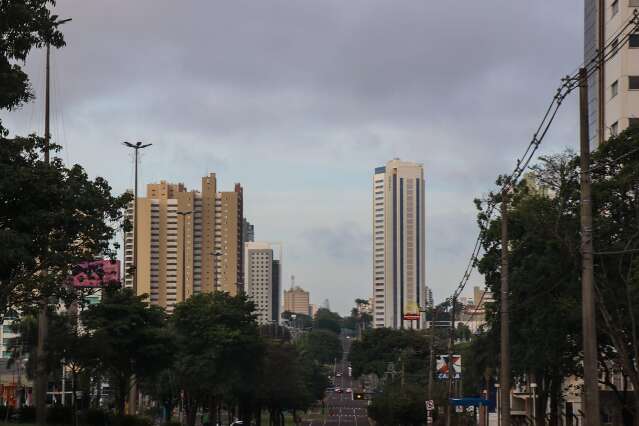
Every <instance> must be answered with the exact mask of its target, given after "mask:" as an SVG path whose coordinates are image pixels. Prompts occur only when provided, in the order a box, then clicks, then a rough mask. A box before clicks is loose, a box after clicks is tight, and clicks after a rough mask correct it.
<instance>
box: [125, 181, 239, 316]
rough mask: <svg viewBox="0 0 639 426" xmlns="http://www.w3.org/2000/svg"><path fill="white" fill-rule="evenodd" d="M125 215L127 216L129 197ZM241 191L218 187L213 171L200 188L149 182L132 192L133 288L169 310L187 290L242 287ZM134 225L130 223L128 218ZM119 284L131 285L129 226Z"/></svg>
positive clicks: (188, 293)
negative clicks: (140, 193)
mask: <svg viewBox="0 0 639 426" xmlns="http://www.w3.org/2000/svg"><path fill="white" fill-rule="evenodd" d="M127 215H128V217H129V219H130V220H131V222H133V217H134V215H133V203H131V205H130V206H129V209H128V211H127ZM242 220H243V194H242V187H241V186H240V184H236V185H235V188H234V191H229V192H218V191H217V179H216V176H215V174H214V173H211V174H209V175H208V176H205V177H203V178H202V186H201V190H199V191H196V190H192V191H188V190H187V189H186V187H185V186H184V184H182V183H178V184H173V183H168V182H165V181H161V182H160V183H151V184H149V185H147V192H146V197H139V198H138V222H139V223H138V224H137V227H138V247H137V274H138V276H137V294H147V295H149V299H150V301H151V303H153V304H156V305H159V306H162V307H165V308H166V309H167V310H168V311H169V312H171V311H172V310H173V307H174V306H175V304H176V303H179V302H181V301H184V300H186V299H188V298H189V297H190V296H191V295H193V294H198V293H206V292H212V291H214V290H219V291H225V292H228V293H230V294H233V295H235V294H237V293H238V291H242V288H243V283H244V279H243V260H242V258H243V249H242V247H243V242H242ZM134 226H135V224H134ZM124 250H125V258H124V268H125V286H127V287H133V276H132V275H131V274H130V273H128V272H129V271H132V270H133V268H132V266H133V250H135V247H134V244H133V232H128V233H127V234H126V235H125V243H124Z"/></svg>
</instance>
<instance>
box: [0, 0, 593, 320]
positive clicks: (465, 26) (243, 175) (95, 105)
mask: <svg viewBox="0 0 639 426" xmlns="http://www.w3.org/2000/svg"><path fill="white" fill-rule="evenodd" d="M56 12H57V13H58V14H59V15H60V16H61V17H63V18H67V17H70V18H73V21H72V22H70V23H68V24H66V25H65V26H64V32H65V34H66V40H67V47H66V48H64V49H63V50H61V51H57V52H55V53H54V55H53V67H52V73H53V82H54V85H53V93H52V95H53V101H52V106H53V120H52V134H53V137H54V139H55V141H56V142H58V143H59V144H61V145H62V146H63V147H64V148H65V150H64V153H63V154H62V157H63V158H64V159H65V160H66V161H69V162H77V163H80V164H82V165H83V166H85V167H86V168H87V170H88V171H89V173H90V174H91V175H94V176H96V175H100V176H104V177H105V178H107V179H108V180H109V181H110V182H111V184H112V186H113V188H114V191H116V192H122V191H124V190H125V189H126V188H130V187H132V186H133V172H132V166H133V163H132V159H131V157H130V155H129V153H128V152H127V151H126V150H125V149H124V148H123V147H122V146H121V141H123V140H130V141H136V140H142V141H145V142H150V143H153V147H151V148H149V149H147V150H146V151H145V153H144V156H143V159H142V165H141V174H140V178H141V183H142V184H143V185H144V184H146V183H148V182H154V181H158V180H160V179H165V180H169V181H173V182H178V181H180V182H184V183H185V184H186V185H187V187H188V188H189V189H197V188H198V187H199V184H200V177H201V176H203V175H205V174H207V173H209V172H215V173H217V174H218V182H219V185H220V187H221V189H222V190H231V189H232V188H233V184H234V183H235V182H241V183H242V185H243V186H244V189H245V215H246V217H247V218H248V219H249V220H250V221H251V222H253V223H254V224H255V232H256V238H257V239H258V240H266V241H281V242H282V243H283V244H284V250H285V254H284V277H285V278H284V286H285V287H286V286H288V285H289V277H290V275H291V274H294V275H295V277H296V282H297V283H298V284H299V285H301V286H302V287H304V288H306V289H308V290H310V292H311V301H312V302H315V303H321V302H322V301H323V300H324V299H326V298H328V299H329V300H330V304H331V308H332V309H334V310H338V311H340V312H343V313H344V312H347V311H348V310H349V309H350V307H351V306H352V304H353V299H355V298H356V297H368V296H370V295H371V293H372V284H371V279H372V272H371V245H372V239H371V222H372V220H371V203H372V196H371V186H372V173H373V168H374V167H376V166H379V165H382V164H383V163H385V162H386V161H387V160H390V159H392V158H393V157H400V158H401V159H405V160H410V161H416V162H421V163H423V164H424V169H425V177H426V180H427V187H426V193H427V205H426V216H427V218H426V220H427V230H426V232H427V234H426V241H427V253H426V256H427V258H426V263H427V268H428V270H427V285H429V286H431V287H432V288H433V291H434V295H435V299H436V300H437V299H443V298H445V297H446V296H447V295H449V294H450V293H451V292H452V291H453V289H454V287H455V286H456V285H457V282H458V281H459V279H460V278H461V275H462V272H463V268H464V266H465V263H466V262H467V259H468V256H469V254H470V251H471V248H472V244H473V242H474V238H475V236H476V233H477V227H476V223H475V213H476V212H475V209H474V205H473V198H475V197H478V196H481V195H482V194H485V193H486V192H487V191H488V190H490V189H491V188H493V183H494V180H495V177H496V176H497V175H498V174H499V173H503V172H507V171H509V170H511V169H512V167H513V166H514V162H515V158H516V157H517V156H518V155H519V154H520V153H521V152H522V151H523V149H524V148H525V146H526V145H527V143H528V140H529V139H530V137H531V135H532V133H533V130H534V128H535V127H536V126H537V124H538V121H539V119H540V117H541V114H542V113H543V111H544V109H545V107H546V104H547V103H548V102H549V100H550V97H551V96H552V95H553V93H554V90H555V89H556V87H557V86H558V84H559V79H560V78H561V77H562V76H564V75H566V74H567V73H570V72H572V71H574V70H575V69H576V67H577V66H578V65H579V63H580V62H581V60H582V52H583V45H582V44H583V42H582V39H583V34H582V33H583V28H582V27H583V1H581V0H560V1H557V0H539V1H513V0H483V1H477V0H460V1H455V2H450V1H437V2H436V1H426V0H411V1H408V0H392V1H391V0H365V1H364V0H347V1H345V0H314V1H303V0H259V1H257V0H250V1H249V0H228V1H209V0H206V1H205V0H192V1H191V0H182V1H175V0H171V1H170V0H133V1H132V0H109V1H87V0H59V1H58V5H57V8H56ZM27 69H28V71H29V72H30V75H31V78H32V82H33V86H34V89H35V90H36V93H37V95H38V96H40V97H43V96H41V95H42V83H43V79H44V62H43V54H42V52H39V51H34V52H33V53H32V55H31V56H30V57H29V59H28V62H27ZM576 105H577V104H576V98H575V95H573V97H572V98H570V99H569V100H568V101H567V102H566V104H565V105H564V107H562V109H561V112H560V116H559V119H558V121H557V122H556V124H555V125H554V127H553V128H552V130H551V132H550V134H549V137H548V139H547V140H546V141H545V142H544V145H543V149H542V152H557V151H560V150H562V149H564V148H565V147H568V146H572V147H575V148H576V147H577V142H578V140H577V130H578V116H577V108H576ZM42 110H43V107H42V104H41V101H40V100H39V101H36V102H34V103H33V104H30V105H27V106H25V107H24V108H23V109H22V110H21V111H19V112H15V113H11V114H8V115H5V119H6V122H7V125H8V127H9V128H10V129H12V130H14V131H15V132H16V133H20V134H24V133H30V132H33V131H37V132H40V133H42V129H43V124H42V123H43V119H42V116H43V114H42ZM482 283H483V281H482V278H481V277H479V276H474V277H473V279H472V281H471V285H472V284H474V285H481V284H482Z"/></svg>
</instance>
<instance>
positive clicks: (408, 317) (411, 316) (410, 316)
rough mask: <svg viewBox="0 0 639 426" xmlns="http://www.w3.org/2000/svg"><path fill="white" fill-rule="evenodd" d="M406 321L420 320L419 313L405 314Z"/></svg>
mask: <svg viewBox="0 0 639 426" xmlns="http://www.w3.org/2000/svg"><path fill="white" fill-rule="evenodd" d="M404 321H419V314H404Z"/></svg>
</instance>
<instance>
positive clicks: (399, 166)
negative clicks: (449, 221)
mask: <svg viewBox="0 0 639 426" xmlns="http://www.w3.org/2000/svg"><path fill="white" fill-rule="evenodd" d="M424 186H425V185H424V169H423V166H422V165H421V164H417V163H412V162H407V161H401V160H399V159H395V160H392V161H389V162H388V163H387V164H386V165H385V166H382V167H377V168H376V169H375V173H374V176H373V312H374V316H373V323H374V326H375V327H391V328H403V327H407V328H409V327H414V328H422V323H423V321H413V322H412V323H411V321H405V320H404V315H406V314H418V313H419V309H420V308H421V307H424V306H425V305H426V303H427V300H426V294H425V293H426V291H425V290H426V287H425V260H424V259H425V256H424V254H425V238H424V235H425V232H424V229H425V214H424V209H425V200H424V194H425V190H424Z"/></svg>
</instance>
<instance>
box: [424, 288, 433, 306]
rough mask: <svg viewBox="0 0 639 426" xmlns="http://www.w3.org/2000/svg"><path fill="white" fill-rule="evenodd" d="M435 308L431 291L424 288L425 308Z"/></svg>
mask: <svg viewBox="0 0 639 426" xmlns="http://www.w3.org/2000/svg"><path fill="white" fill-rule="evenodd" d="M434 306H435V300H434V299H433V290H432V289H431V288H430V287H426V307H427V308H432V307H434Z"/></svg>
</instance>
